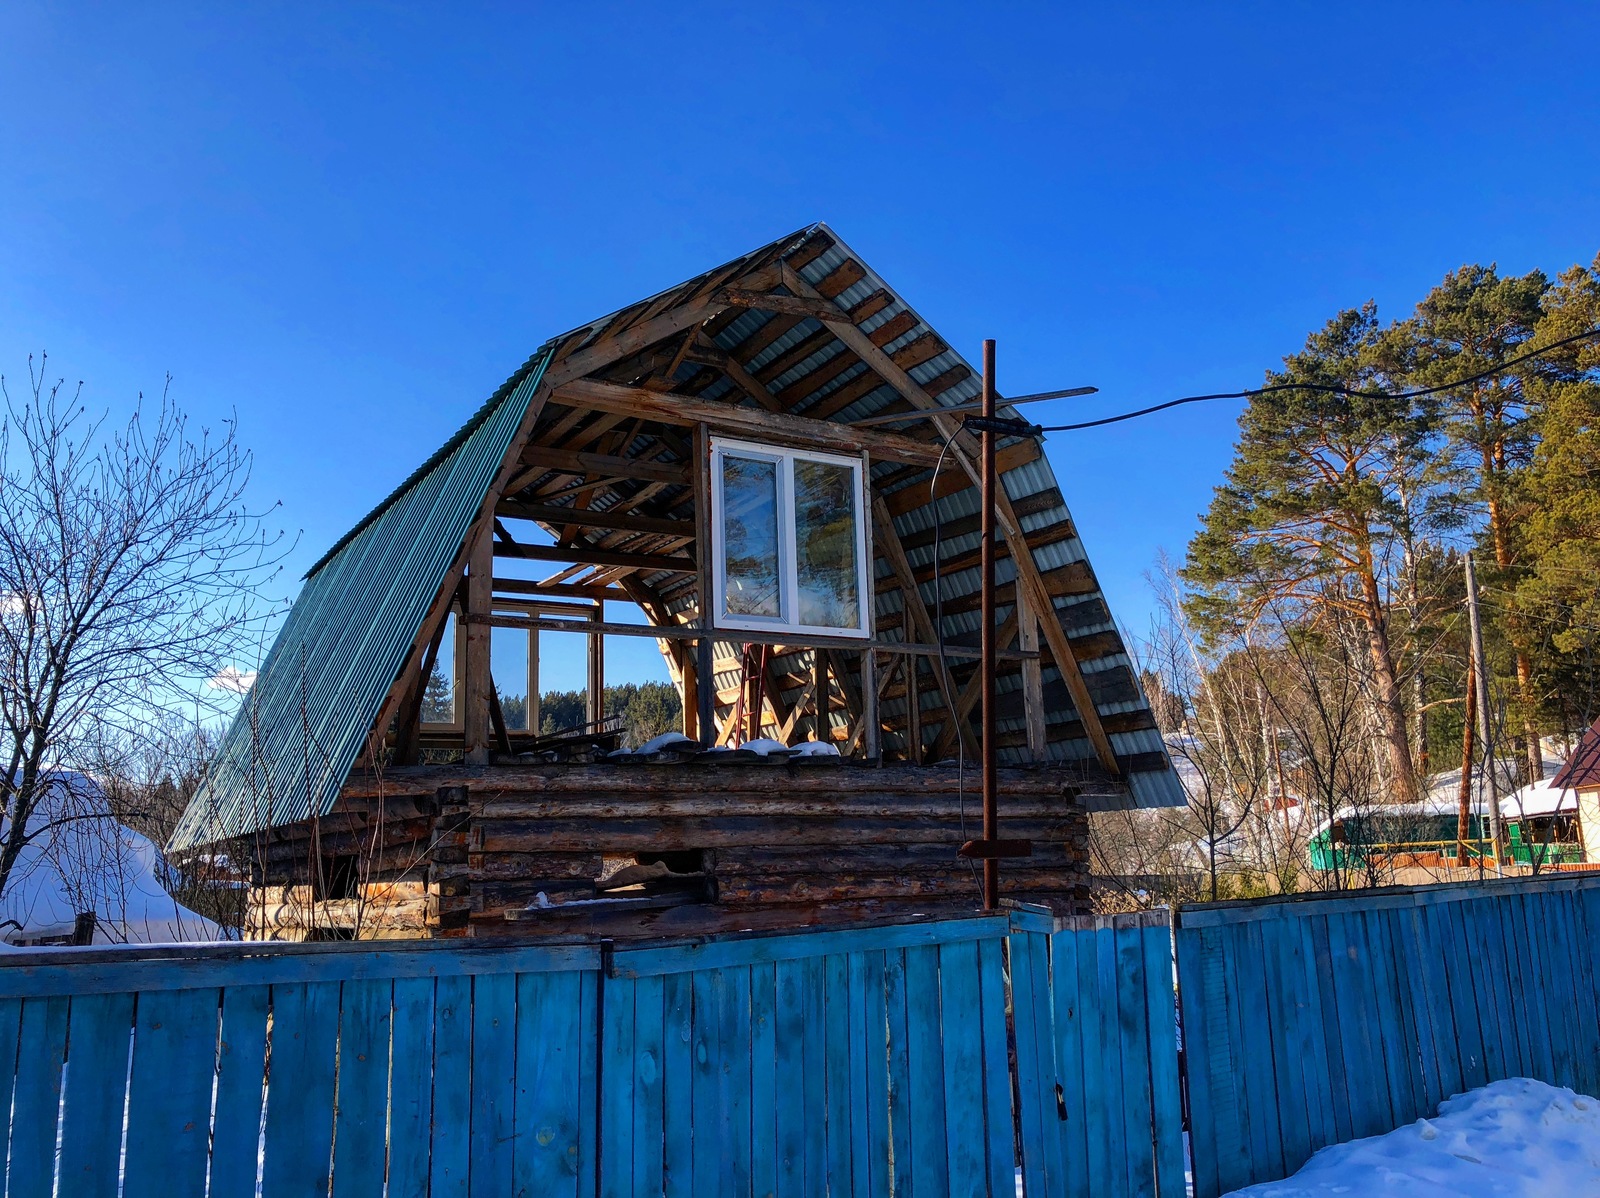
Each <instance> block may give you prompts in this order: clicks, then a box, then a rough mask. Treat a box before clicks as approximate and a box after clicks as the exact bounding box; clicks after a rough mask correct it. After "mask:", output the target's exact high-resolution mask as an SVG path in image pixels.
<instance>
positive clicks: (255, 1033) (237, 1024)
mask: <svg viewBox="0 0 1600 1198" xmlns="http://www.w3.org/2000/svg"><path fill="white" fill-rule="evenodd" d="M270 999H271V991H270V990H269V988H268V987H266V986H229V987H227V988H226V989H224V990H223V992H222V1032H221V1034H220V1036H219V1037H218V1040H217V1082H216V1090H217V1097H216V1112H215V1114H214V1115H213V1117H212V1133H211V1134H212V1142H211V1176H210V1186H211V1193H213V1194H216V1195H222V1194H254V1193H255V1192H256V1181H257V1177H258V1173H259V1169H260V1163H261V1154H260V1147H261V1137H262V1134H263V1131H264V1128H263V1127H262V1116H263V1114H264V1113H265V1112H264V1109H263V1104H264V1100H265V1097H266V1085H265V1082H266V1061H267V1008H268V1005H269V1003H270Z"/></svg>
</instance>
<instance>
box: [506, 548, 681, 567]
mask: <svg viewBox="0 0 1600 1198" xmlns="http://www.w3.org/2000/svg"><path fill="white" fill-rule="evenodd" d="M494 555H495V556H496V557H513V558H519V559H521V560H523V561H535V562H573V563H575V564H579V565H585V566H623V567H626V568H627V569H629V570H647V571H651V572H655V571H659V570H676V571H677V572H678V573H680V574H692V573H694V569H695V559H694V558H692V557H679V556H665V555H659V554H653V553H623V552H621V551H619V550H615V549H587V548H585V547H584V546H582V545H507V544H506V543H505V542H503V541H496V542H494Z"/></svg>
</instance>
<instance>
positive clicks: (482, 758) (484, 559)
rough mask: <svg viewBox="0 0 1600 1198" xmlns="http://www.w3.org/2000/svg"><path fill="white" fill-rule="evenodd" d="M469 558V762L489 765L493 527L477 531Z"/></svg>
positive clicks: (465, 718) (465, 690)
mask: <svg viewBox="0 0 1600 1198" xmlns="http://www.w3.org/2000/svg"><path fill="white" fill-rule="evenodd" d="M475 532H476V540H475V542H474V543H473V546H472V549H471V551H470V553H469V555H468V557H467V651H466V667H467V668H466V672H465V675H464V677H463V679H462V682H463V685H462V711H461V719H462V725H463V727H464V729H465V731H466V757H465V761H466V763H467V764H468V765H488V764H489V721H490V703H491V692H492V691H493V689H494V681H493V680H492V679H491V678H490V676H489V627H488V625H486V624H484V623H482V622H481V620H480V619H479V617H482V616H487V615H489V614H490V613H491V611H492V609H493V607H494V537H493V535H492V532H491V530H490V529H489V528H484V527H481V526H480V527H479V528H477V529H476V530H475Z"/></svg>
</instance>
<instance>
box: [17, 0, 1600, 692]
mask: <svg viewBox="0 0 1600 1198" xmlns="http://www.w3.org/2000/svg"><path fill="white" fill-rule="evenodd" d="M1129 9H1130V6H1118V5H1094V6H1089V5H1074V6H1068V5H1052V6H1044V5H1040V6H1036V7H1032V6H1018V5H983V6H979V5H971V6H962V7H957V6H952V5H941V4H924V3H918V4H862V3H853V4H837V5H810V6H796V5H784V4H740V5H728V6H718V5H695V4H680V5H673V6H670V7H669V6H664V5H663V6H648V5H643V4H640V5H630V6H607V5H598V4H581V5H579V4H560V5H548V6H543V7H540V6H534V5H448V6H446V5H443V4H439V5H405V6H401V5H337V6H336V5H309V4H294V5H282V6H277V5H271V4H266V3H254V4H248V5H238V4H236V5H198V4H196V5H183V4H139V5H103V6H101V5H87V4H83V5H50V6H45V5H38V4H31V3H18V2H16V0H12V2H11V3H8V4H6V5H5V6H4V7H0V54H3V56H4V57H3V59H0V147H3V151H4V168H3V174H0V370H3V372H4V373H5V374H6V375H7V376H10V377H16V376H19V375H22V374H24V373H25V371H26V355H27V354H28V353H29V351H37V350H40V349H44V350H47V351H49V353H50V354H51V357H52V366H53V367H55V368H59V370H60V371H62V372H63V373H66V374H67V375H69V376H70V377H72V378H83V379H86V380H87V381H88V383H89V389H88V395H89V396H90V398H91V400H92V401H96V402H98V403H100V404H104V405H108V406H111V407H113V408H118V409H120V408H121V407H122V406H123V405H124V404H125V403H126V401H128V400H129V399H130V398H131V397H132V395H133V393H134V392H135V391H137V390H138V389H140V388H143V389H145V390H147V391H150V390H156V389H159V387H160V384H161V380H162V377H163V375H164V374H165V373H166V372H169V371H170V372H171V373H172V374H173V375H174V376H175V393H176V396H177V398H178V399H179V401H180V402H181V403H182V404H184V405H185V406H187V407H188V408H189V409H190V410H191V411H193V412H195V413H197V414H199V415H201V416H202V417H206V418H211V419H214V418H216V417H217V416H219V415H221V414H224V413H226V412H227V411H228V410H230V409H233V410H236V411H237V412H238V414H239V417H240V421H241V425H242V436H243V439H244V440H245V441H246V443H247V444H248V445H249V446H251V447H252V448H253V449H254V450H255V453H256V471H255V483H254V486H255V494H256V496H257V498H258V499H259V500H262V501H269V500H275V499H281V500H282V502H283V509H282V512H283V517H284V523H285V525H286V526H287V527H288V528H289V529H291V530H295V529H300V530H303V534H302V537H301V542H300V546H301V547H300V549H299V551H298V552H297V553H296V555H295V558H294V560H293V561H292V562H291V566H293V567H297V568H296V569H294V570H293V572H292V573H293V576H294V577H298V575H299V573H300V572H301V571H302V570H303V569H304V568H305V567H306V566H307V565H309V564H310V563H311V562H312V561H313V560H315V558H316V557H317V556H318V555H320V554H321V553H322V551H323V550H324V549H325V548H326V547H327V546H328V545H329V544H330V543H331V542H332V541H333V540H334V539H336V538H337V537H338V536H339V534H340V533H342V532H343V531H344V530H345V529H346V528H347V527H348V526H349V525H350V524H352V523H353V522H354V521H355V520H356V519H357V518H358V517H359V516H361V515H362V514H363V513H364V512H365V511H366V510H367V509H368V508H369V507H371V506H372V504H373V503H374V502H375V501H376V500H377V499H379V498H381V497H382V496H383V495H384V494H386V493H387V492H388V491H389V490H390V488H391V487H392V486H393V485H394V484H395V483H396V482H398V481H399V480H400V479H401V478H402V477H404V476H405V475H406V474H407V473H408V472H409V471H410V470H411V469H412V468H413V467H414V466H415V465H416V464H417V463H418V462H419V461H420V460H421V459H422V458H424V457H425V456H426V455H427V454H428V453H429V452H431V451H432V450H433V449H434V448H435V447H436V446H437V445H438V444H439V443H440V442H441V441H442V440H443V439H444V438H445V437H446V436H448V435H449V433H450V432H451V431H453V430H454V429H455V428H456V427H457V426H458V425H459V424H460V423H461V421H462V420H463V419H464V418H465V416H466V415H467V414H468V413H469V412H471V411H472V410H473V409H474V408H475V407H476V406H477V405H478V404H479V403H481V402H482V401H483V399H484V398H485V397H486V396H488V394H489V393H490V392H491V391H493V390H494V388H495V387H496V386H497V385H498V384H499V383H500V382H501V380H503V379H504V378H505V377H506V375H507V374H509V373H510V372H511V371H512V370H513V369H514V368H515V367H516V366H517V365H518V364H519V363H521V362H522V361H523V360H524V359H525V358H526V357H527V355H528V354H529V353H530V352H531V351H532V350H533V349H534V348H535V347H536V346H537V345H538V344H539V343H541V342H542V341H543V340H544V339H545V338H546V337H548V336H549V335H551V334H552V333H555V332H559V331H562V330H565V329H567V328H570V327H572V326H574V325H576V324H579V323H581V322H583V321H585V320H588V319H590V318H592V317H594V316H597V315H599V314H602V313H604V312H607V311H610V310H611V309H614V308H616V307H619V306H621V305H622V304H625V303H627V302H629V301H631V300H633V299H636V298H639V297H641V296H643V295H646V294H648V293H650V292H653V291H656V290H659V289H661V288H663V287H665V286H668V285H670V284H672V283H675V282H678V281H680V280H682V279H684V278H686V277H689V276H691V275H693V274H696V273H698V272H699V271H701V270H703V269H704V268H706V267H708V266H710V265H712V264H715V263H717V262H721V261H723V260H726V259H727V258H730V257H732V256H734V255H735V254H737V253H740V252H742V251H744V250H746V249H749V248H752V247H754V246H756V245H758V244H760V243H762V242H765V241H767V240H769V239H771V238H773V237H775V236H778V235H780V234H782V233H785V232H788V231H789V230H792V229H795V228H798V227H800V226H802V225H805V224H806V223H808V222H810V221H813V220H826V221H828V222H829V223H830V224H831V225H833V226H834V227H835V228H836V229H837V230H838V231H839V233H840V234H841V235H842V236H843V237H845V238H846V239H847V240H848V241H849V242H850V243H851V245H852V246H854V247H855V248H856V249H857V250H858V251H860V252H861V253H862V254H863V255H864V256H865V257H866V258H867V259H868V260H869V261H870V262H871V263H872V265H873V266H874V267H875V268H876V269H877V270H878V271H879V272H880V273H882V274H883V275H884V276H885V277H886V278H887V279H889V280H890V281H891V283H892V284H893V285H894V286H895V287H896V288H897V289H898V290H900V291H901V292H902V293H903V294H904V295H905V296H906V297H907V299H908V300H909V301H910V302H911V303H912V304H914V305H915V306H916V307H917V308H918V310H919V311H920V312H922V314H923V315H924V316H926V317H927V318H928V319H929V320H931V321H932V322H933V324H934V325H935V326H936V327H937V328H938V329H939V330H940V331H941V332H942V333H943V334H944V335H945V336H946V337H948V338H950V339H951V340H952V341H953V342H954V343H955V344H956V345H957V346H958V347H959V348H961V349H962V350H963V351H964V352H966V353H967V354H968V356H969V358H976V356H977V347H978V343H979V341H980V340H981V339H982V338H983V337H986V336H989V337H995V338H997V339H998V340H999V343H1000V351H999V352H1000V383H1001V388H1002V390H1004V391H1009V392H1011V393H1013V394H1016V393H1021V392H1025V391H1034V390H1043V389H1046V388H1055V387H1061V386H1068V385H1077V384H1084V383H1092V384H1094V385H1097V386H1098V387H1100V389H1101V394H1100V395H1099V396H1097V397H1095V398H1094V399H1092V400H1073V401H1064V402H1063V403H1061V404H1059V405H1054V406H1053V407H1052V408H1050V409H1048V410H1045V411H1043V412H1041V413H1040V415H1041V416H1042V417H1048V418H1049V419H1051V420H1055V419H1062V420H1065V419H1071V418H1074V417H1075V416H1077V415H1078V414H1080V413H1081V414H1082V415H1085V416H1087V415H1095V414H1101V413H1106V412H1111V411H1115V410H1119V409H1123V408H1128V407H1135V406H1141V405H1144V404H1146V403H1150V402H1153V401H1157V400H1161V399H1165V398H1170V397H1172V396H1176V395H1180V394H1185V393H1188V392H1192V391H1196V390H1214V389H1216V390H1221V389H1236V388H1238V387H1241V386H1248V385H1250V384H1252V383H1255V382H1257V381H1259V380H1260V378H1261V373H1262V370H1263V369H1264V368H1266V367H1268V366H1270V365H1272V364H1273V363H1275V362H1276V361H1277V360H1278V359H1279V358H1280V357H1281V356H1282V355H1283V354H1284V353H1287V352H1289V351H1291V350H1293V349H1294V348H1296V347H1297V346H1298V345H1299V343H1300V342H1301V340H1302V339H1303V337H1304V335H1305V334H1306V332H1307V331H1308V330H1309V329H1311V328H1312V327H1314V326H1317V325H1319V324H1321V323H1322V322H1323V321H1325V320H1326V319H1327V318H1328V317H1329V316H1331V315H1332V314H1333V313H1334V312H1335V311H1336V310H1337V309H1338V308H1340V307H1342V306H1349V305H1353V304H1357V303H1360V302H1361V301H1363V300H1366V299H1368V298H1375V299H1376V300H1377V301H1378V304H1379V306H1380V310H1381V311H1383V312H1384V313H1385V314H1386V315H1389V316H1395V315H1400V314H1402V313H1403V312H1404V310H1406V309H1408V308H1409V306H1410V305H1411V304H1412V303H1414V302H1415V301H1416V299H1417V298H1419V297H1420V296H1421V295H1422V294H1423V293H1424V291H1425V290H1426V289H1427V288H1428V287H1429V286H1431V285H1432V284H1433V283H1434V282H1436V281H1437V280H1438V279H1439V278H1440V277H1441V276H1442V275H1443V274H1444V272H1445V271H1446V270H1448V269H1450V268H1452V267H1454V266H1458V265H1460V264H1461V263H1463V262H1467V261H1489V260H1494V261H1498V262H1499V263H1500V265H1501V267H1502V268H1503V269H1506V270H1510V271H1524V270H1527V269H1530V268H1532V267H1535V266H1537V267H1543V268H1545V269H1547V270H1551V271H1554V270H1558V269H1561V268H1563V267H1565V266H1567V265H1570V264H1571V263H1573V262H1574V261H1578V260H1583V261H1588V260H1590V259H1592V258H1593V256H1594V254H1595V252H1596V250H1597V249H1600V144H1597V142H1600V134H1597V123H1596V121H1595V119H1594V118H1595V112H1596V106H1597V97H1600V70H1597V68H1596V65H1595V64H1596V59H1595V53H1594V51H1595V47H1596V45H1600V10H1597V9H1595V8H1593V7H1590V6H1587V5H1574V4H1560V5H1556V4H1550V5H1518V6H1508V5H1503V4H1502V5H1489V4H1477V5H1474V4H1440V5H1424V4H1406V5H1396V4H1375V5H1367V6H1359V5H1329V4H1323V5H1316V6H1312V5H1300V4H1282V3H1273V4H1259V5H1243V4H1241V5H1231V6H1220V5H1187V4H1186V5H1171V6H1166V7H1162V6H1156V5H1145V6H1140V7H1139V8H1138V9H1137V10H1136V11H1129ZM1036 411H1038V409H1036ZM1235 415H1236V409H1233V408H1229V407H1227V406H1225V405H1214V406H1211V407H1209V408H1198V407H1196V408H1189V409H1180V410H1179V411H1177V412H1174V413H1171V414H1168V415H1165V416H1163V417H1160V418H1157V419H1153V420H1148V421H1143V422H1137V423H1132V424H1127V425H1123V426H1120V427H1119V428H1116V429H1112V430H1105V431H1100V432H1093V433H1078V434H1068V435H1058V436H1056V437H1054V438H1052V441H1051V443H1050V450H1049V452H1050V456H1051V459H1052V461H1053V462H1054V464H1055V468H1056V472H1057V475H1058V477H1059V479H1060V482H1061V486H1062V489H1063V491H1064V492H1065V494H1066V497H1067V501H1068V504H1069V505H1070V507H1071V508H1072V511H1073V514H1074V516H1075V517H1076V518H1077V521H1078V523H1079V525H1080V526H1081V529H1082V534H1083V538H1084V541H1085V544H1086V545H1087V548H1088V551H1089V554H1090V558H1091V560H1092V561H1093V563H1094V566H1095V568H1096V571H1097V572H1098V574H1099V576H1100V578H1101V580H1102V582H1103V583H1104V585H1105V587H1106V590H1107V592H1108V594H1109V596H1110V599H1111V602H1112V607H1113V610H1114V611H1115V612H1116V613H1117V614H1118V616H1119V618H1120V619H1122V620H1123V622H1124V623H1125V624H1127V625H1129V626H1131V627H1132V628H1133V629H1134V631H1136V632H1139V631H1143V629H1144V626H1145V624H1146V621H1147V612H1148V610H1149V605H1150V599H1149V594H1148V590H1147V586H1146V583H1145V580H1144V575H1145V572H1146V571H1147V570H1149V569H1150V568H1151V566H1152V564H1153V563H1154V561H1155V559H1156V557H1157V554H1158V553H1159V552H1160V551H1161V550H1162V549H1165V550H1167V551H1168V552H1169V553H1171V554H1172V555H1173V556H1175V557H1176V556H1181V554H1182V551H1183V548H1184V545H1185V543H1186V542H1187V540H1188V538H1189V536H1190V535H1191V533H1192V532H1193V530H1194V527H1195V522H1196V516H1197V513H1199V512H1200V511H1201V510H1202V509H1203V508H1204V507H1205V505H1206V503H1207V501H1208V498H1209V495H1210V489H1211V487H1212V486H1213V485H1215V483H1216V482H1217V481H1218V479H1219V477H1220V474H1221V471H1222V470H1223V468H1224V467H1225V466H1226V464H1227V462H1228V460H1229V455H1230V449H1231V444H1232V435H1233V432H1234V425H1233V419H1234V417H1235ZM563 639H571V638H563ZM635 648H636V649H637V650H641V651H643V653H645V654H653V649H650V648H649V647H648V645H647V644H641V645H639V646H636V647H635ZM647 671H648V673H649V674H651V675H653V676H657V677H659V676H662V673H661V670H660V667H659V665H658V664H656V663H655V662H653V661H651V660H650V659H649V657H647V656H642V655H639V654H635V655H634V656H631V657H625V656H622V655H620V654H619V655H618V656H614V657H613V661H612V668H611V669H610V671H609V674H610V680H611V681H623V680H626V679H627V678H628V677H630V676H644V675H645V673H646V672H647ZM551 675H552V671H551V670H547V671H546V682H547V684H549V683H554V682H558V681H561V679H558V678H555V677H552V676H551Z"/></svg>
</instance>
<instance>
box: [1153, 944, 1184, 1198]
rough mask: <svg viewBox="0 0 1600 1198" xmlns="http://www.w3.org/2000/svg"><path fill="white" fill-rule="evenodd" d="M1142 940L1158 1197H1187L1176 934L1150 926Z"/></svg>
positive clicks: (1154, 1163)
mask: <svg viewBox="0 0 1600 1198" xmlns="http://www.w3.org/2000/svg"><path fill="white" fill-rule="evenodd" d="M1143 941H1144V943H1143V951H1144V984H1145V1003H1146V1020H1147V1022H1148V1025H1149V1028H1150V1101H1151V1119H1152V1121H1153V1126H1152V1137H1153V1139H1154V1147H1153V1151H1154V1156H1155V1159H1154V1162H1153V1166H1154V1174H1155V1183H1156V1193H1157V1195H1158V1196H1159V1198H1184V1194H1185V1185H1184V1176H1183V1172H1184V1170H1183V1101H1182V1095H1181V1094H1180V1092H1179V1081H1178V1022H1177V1017H1178V1013H1177V1007H1176V1003H1175V995H1174V993H1173V977H1172V972H1173V970H1172V951H1173V944H1172V930H1171V928H1170V927H1146V928H1145V929H1144V932H1143Z"/></svg>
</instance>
